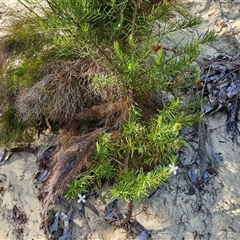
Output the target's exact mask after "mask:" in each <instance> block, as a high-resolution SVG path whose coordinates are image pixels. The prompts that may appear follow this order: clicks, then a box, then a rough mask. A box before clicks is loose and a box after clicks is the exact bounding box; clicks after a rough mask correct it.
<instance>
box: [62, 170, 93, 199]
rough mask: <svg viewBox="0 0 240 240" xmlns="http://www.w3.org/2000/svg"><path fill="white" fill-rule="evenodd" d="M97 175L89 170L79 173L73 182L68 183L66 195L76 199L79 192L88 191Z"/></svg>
mask: <svg viewBox="0 0 240 240" xmlns="http://www.w3.org/2000/svg"><path fill="white" fill-rule="evenodd" d="M94 180H95V176H94V175H91V174H90V173H89V172H83V173H81V174H79V175H78V176H77V177H76V178H75V179H74V180H73V181H72V182H71V183H69V184H67V190H66V191H65V194H64V195H65V197H66V198H67V199H69V200H72V199H76V198H77V196H78V194H81V193H87V192H88V189H89V188H90V187H91V186H92V184H93V183H94Z"/></svg>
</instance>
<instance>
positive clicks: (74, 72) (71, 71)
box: [16, 59, 108, 123]
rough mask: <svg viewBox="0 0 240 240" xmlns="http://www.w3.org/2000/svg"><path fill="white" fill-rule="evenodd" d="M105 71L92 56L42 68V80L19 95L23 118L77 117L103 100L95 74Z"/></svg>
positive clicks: (25, 119) (59, 120)
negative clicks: (95, 84) (96, 87)
mask: <svg viewBox="0 0 240 240" xmlns="http://www.w3.org/2000/svg"><path fill="white" fill-rule="evenodd" d="M103 71H104V70H103V69H102V68H100V66H99V64H98V63H97V62H93V61H92V60H91V59H81V60H75V61H58V62H54V63H51V64H49V65H48V66H47V67H46V68H45V69H44V70H43V71H42V73H41V76H42V77H41V78H40V81H39V82H37V83H36V84H35V85H34V86H33V87H31V88H30V89H29V90H28V91H22V93H21V94H20V95H19V96H18V98H17V101H16V108H17V110H18V112H19V120H20V121H22V122H27V121H36V120H39V119H41V116H42V115H44V116H46V117H47V118H49V119H51V120H55V121H58V122H63V123H64V122H67V121H69V120H71V119H74V116H75V115H76V114H77V113H79V112H82V111H85V110H86V109H89V108H91V107H92V106H94V105H99V104H101V103H102V101H104V100H103V99H102V96H101V92H98V93H96V91H95V86H94V83H93V81H92V78H93V76H94V75H97V74H102V72H103ZM102 91H103V92H104V89H103V90H102ZM105 91H108V89H105Z"/></svg>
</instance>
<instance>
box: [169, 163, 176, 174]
mask: <svg viewBox="0 0 240 240" xmlns="http://www.w3.org/2000/svg"><path fill="white" fill-rule="evenodd" d="M169 167H170V172H171V173H172V172H173V173H174V175H176V174H177V169H178V166H175V164H174V163H173V164H169Z"/></svg>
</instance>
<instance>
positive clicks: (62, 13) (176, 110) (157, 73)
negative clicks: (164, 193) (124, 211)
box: [0, 0, 214, 207]
mask: <svg viewBox="0 0 240 240" xmlns="http://www.w3.org/2000/svg"><path fill="white" fill-rule="evenodd" d="M34 2H35V1H30V0H28V1H24V4H25V6H26V7H27V8H28V10H29V12H30V15H29V16H28V19H29V22H28V21H26V22H25V25H24V26H22V25H20V26H19V25H18V26H19V28H18V29H17V30H16V29H15V28H12V29H10V33H9V35H8V37H7V38H6V39H5V41H3V47H5V48H6V49H10V50H8V52H9V54H10V56H11V59H14V58H16V57H17V58H19V59H21V60H20V61H19V62H18V64H17V65H15V66H13V67H11V63H9V62H8V61H6V62H5V63H4V64H5V65H4V68H1V74H2V76H4V77H2V78H1V80H0V84H1V85H2V86H5V85H7V83H6V82H5V81H4V79H6V78H5V77H7V78H8V79H10V80H9V82H11V84H12V87H13V89H14V91H12V92H11V94H10V93H9V92H10V88H8V89H7V91H6V92H4V93H0V95H1V98H2V99H5V101H8V103H9V108H10V107H11V108H12V109H15V117H17V118H18V121H19V122H21V123H22V124H25V125H27V126H30V127H31V126H36V123H38V124H39V122H42V121H43V120H42V119H44V118H45V119H47V120H49V121H50V122H51V124H53V125H54V126H60V128H61V131H60V135H59V143H60V148H59V150H58V152H57V153H56V154H55V155H54V156H53V160H52V162H51V171H52V174H51V176H50V178H49V179H48V181H47V182H46V183H45V184H44V186H43V196H44V200H45V201H44V206H45V207H47V206H48V205H49V204H50V203H51V202H52V201H54V199H55V198H56V196H57V195H58V194H61V193H62V192H63V191H64V190H65V195H66V196H67V197H68V198H69V199H72V198H76V197H77V194H79V193H81V192H85V191H87V189H88V187H90V186H92V185H94V183H97V186H98V188H100V187H101V184H102V182H103V181H106V180H109V181H111V182H112V187H111V188H110V192H111V194H112V196H113V197H114V198H122V199H139V198H142V197H143V196H145V195H147V193H148V190H149V189H150V188H155V187H157V185H158V184H160V183H161V182H163V181H166V180H167V179H168V177H169V175H170V171H169V167H168V165H169V163H173V162H174V163H176V153H177V151H178V149H179V148H180V147H181V146H183V144H184V140H183V139H182V138H181V137H179V135H178V133H179V131H180V130H181V128H183V127H185V126H190V125H191V124H193V123H195V122H196V121H198V120H199V118H200V114H199V113H193V112H192V111H183V110H184V109H187V107H186V106H183V104H182V103H181V101H179V98H178V96H180V95H181V94H182V93H183V92H186V91H188V89H189V88H190V87H192V86H193V84H195V83H196V82H197V81H198V80H199V73H198V69H197V67H196V65H195V64H193V62H194V60H195V59H196V57H197V56H198V53H199V46H200V45H201V44H203V43H206V42H208V41H210V40H212V39H213V38H214V34H213V33H212V32H206V34H204V35H203V36H199V37H198V38H197V39H188V41H187V43H186V44H184V42H179V43H178V44H174V42H173V39H174V38H176V37H177V36H178V35H179V34H183V35H186V36H187V33H188V32H189V30H191V29H192V28H193V27H194V26H196V25H197V24H198V23H199V19H197V18H194V17H192V16H191V15H189V14H188V13H187V10H186V9H185V8H184V7H183V6H182V5H181V4H179V3H177V2H176V1H171V0H169V1H165V0H162V1H161V0H160V1H153V0H152V1H138V0H136V1H128V0H125V1H118V0H104V1H95V0H92V1H85V0H76V1H70V0H47V1H46V2H45V3H44V4H43V5H41V4H40V3H38V7H40V10H39V11H40V13H38V12H37V11H36V10H33V9H35V8H33V7H32V6H34V7H35V5H34ZM14 24H16V25H17V24H19V21H18V20H15V21H14ZM32 26H34V31H33V32H32V33H31V32H28V31H27V32H26V31H25V30H26V29H32ZM16 34H20V37H19V38H17V39H19V41H20V40H21V39H26V41H27V42H24V44H21V43H16V38H15V37H14V36H15V35H16ZM32 34H33V36H32ZM21 35H23V36H21ZM36 36H37V37H36ZM24 37H25V38H24ZM27 45H29V46H30V47H29V49H28V48H26V46H27ZM9 46H10V47H9ZM34 46H36V51H34ZM31 61H35V63H37V64H33V65H31V64H29V63H31ZM6 69H7V70H8V69H10V70H11V71H10V72H9V71H7V70H6ZM14 79H17V81H15V80H14ZM29 79H30V80H29ZM171 94H173V97H172V98H173V99H172V100H170V99H168V96H170V95H171ZM8 95H11V99H10V100H9V99H8V97H7V96H8ZM166 96H167V98H166ZM190 106H191V108H192V104H191V105H190ZM7 110H8V109H5V111H7ZM43 123H44V122H43ZM59 123H60V125H57V124H59ZM5 127H6V128H8V127H10V126H5ZM9 140H10V139H9ZM66 166H67V167H66ZM66 186H68V187H67V188H66ZM130 189H131V191H130Z"/></svg>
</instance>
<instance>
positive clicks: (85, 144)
mask: <svg viewBox="0 0 240 240" xmlns="http://www.w3.org/2000/svg"><path fill="white" fill-rule="evenodd" d="M106 130H107V129H106V128H99V129H96V130H94V131H93V132H91V133H88V134H84V135H82V136H76V137H72V138H71V139H70V140H69V141H68V142H65V143H64V144H63V145H62V146H61V147H60V149H59V150H58V151H57V152H56V154H55V155H54V156H53V159H52V160H51V163H50V169H51V170H50V171H51V175H50V178H49V179H48V180H47V182H46V183H45V184H44V185H43V188H42V196H43V207H44V209H45V210H46V209H47V208H48V207H49V206H50V205H52V204H53V203H54V201H55V200H56V198H57V197H58V196H59V195H60V194H62V192H63V191H64V189H65V188H66V185H67V184H68V183H70V182H71V181H72V180H73V179H74V178H75V177H76V175H77V174H79V173H80V172H81V171H82V170H83V169H84V168H85V167H86V165H87V164H88V163H89V162H90V161H91V160H92V152H93V149H94V148H95V143H96V141H97V138H98V137H99V135H100V134H102V133H103V132H105V131H106Z"/></svg>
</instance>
